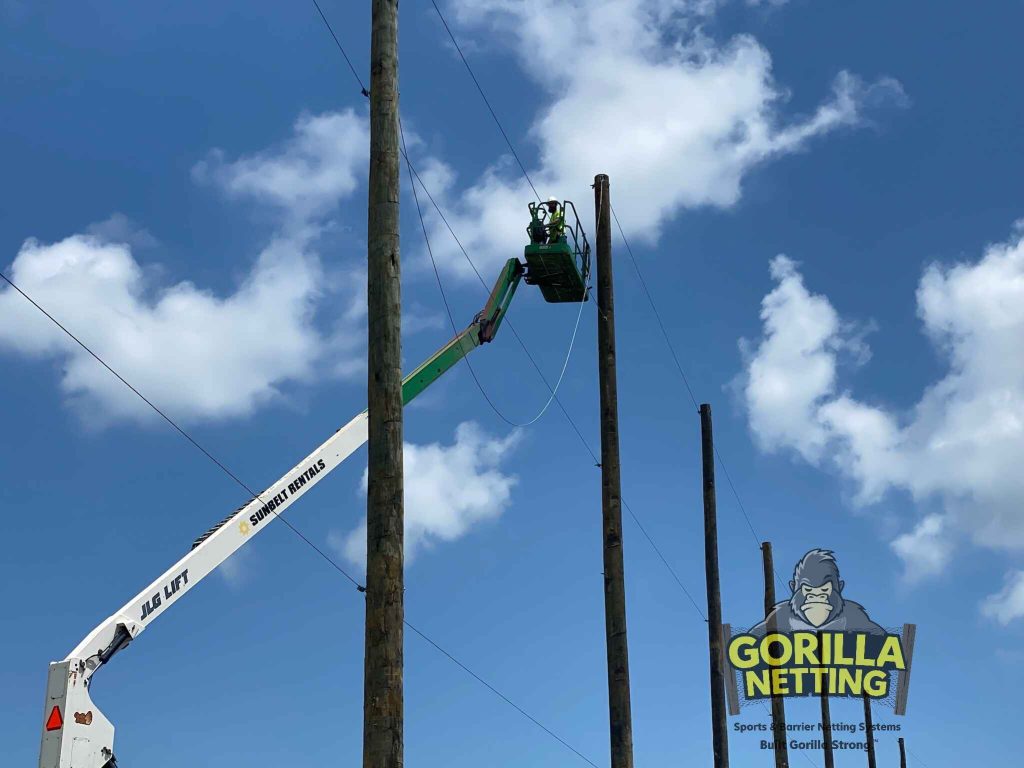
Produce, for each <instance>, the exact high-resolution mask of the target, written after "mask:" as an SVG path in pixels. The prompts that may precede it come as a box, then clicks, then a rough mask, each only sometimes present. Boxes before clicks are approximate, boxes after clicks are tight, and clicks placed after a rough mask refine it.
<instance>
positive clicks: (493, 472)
mask: <svg viewBox="0 0 1024 768" xmlns="http://www.w3.org/2000/svg"><path fill="white" fill-rule="evenodd" d="M518 442H519V433H518V432H513V433H511V434H510V435H508V436H507V437H504V438H494V437H490V436H488V435H487V434H485V433H484V432H482V431H481V430H480V428H479V427H478V426H477V425H476V424H474V423H473V422H464V423H462V424H460V425H459V426H458V427H457V428H456V430H455V442H454V443H453V444H451V445H441V444H440V443H431V444H429V445H416V444H414V443H405V448H404V462H405V558H406V562H407V563H408V562H411V561H412V560H413V559H414V558H415V557H416V555H417V553H418V552H420V551H421V550H424V549H429V548H431V547H432V546H434V545H435V544H436V543H437V542H439V541H454V540H455V539H458V538H460V537H461V536H463V535H464V534H465V533H466V532H467V531H468V530H469V529H470V528H471V527H472V526H474V525H476V524H478V523H481V522H484V521H486V520H493V519H495V518H497V517H498V516H500V515H501V513H502V512H504V511H505V509H506V508H507V507H508V505H509V504H510V503H511V499H512V488H513V487H514V486H515V484H516V478H515V477H514V476H513V475H508V474H505V473H504V472H502V471H501V469H500V465H501V463H502V461H503V460H504V459H505V458H506V457H507V456H508V455H509V454H510V453H511V452H512V451H513V450H514V449H515V447H516V445H517V443H518ZM366 484H367V475H366V473H364V474H363V493H364V494H365V493H366ZM328 541H329V543H330V545H331V546H332V547H333V548H334V549H335V550H336V551H338V552H339V553H340V554H341V555H342V556H344V557H345V558H346V559H347V560H349V561H351V562H353V563H356V564H358V565H362V566H364V567H365V565H366V518H365V517H364V518H363V519H362V521H361V522H360V524H359V525H358V526H357V527H356V528H355V529H354V530H352V531H351V532H349V533H348V534H344V535H343V534H340V533H332V534H331V535H330V537H329V539H328Z"/></svg>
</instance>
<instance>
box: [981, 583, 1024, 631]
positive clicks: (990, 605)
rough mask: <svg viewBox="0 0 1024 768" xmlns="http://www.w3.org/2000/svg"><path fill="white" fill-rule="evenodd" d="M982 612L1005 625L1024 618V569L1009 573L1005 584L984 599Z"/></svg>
mask: <svg viewBox="0 0 1024 768" xmlns="http://www.w3.org/2000/svg"><path fill="white" fill-rule="evenodd" d="M981 614H982V615H983V616H987V617H988V618H990V619H993V620H995V621H998V622H999V623H1000V624H1002V625H1003V626H1006V625H1007V624H1009V623H1010V622H1011V621H1013V620H1014V619H1020V618H1024V571H1015V572H1013V573H1009V574H1007V576H1006V584H1005V586H1004V587H1003V588H1002V589H1001V590H1000V591H999V592H997V593H995V594H994V595H989V596H988V597H986V598H985V599H984V600H983V601H982V603H981Z"/></svg>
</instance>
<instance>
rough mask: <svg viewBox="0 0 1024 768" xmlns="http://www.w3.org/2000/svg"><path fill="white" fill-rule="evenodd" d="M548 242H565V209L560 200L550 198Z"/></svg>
mask: <svg viewBox="0 0 1024 768" xmlns="http://www.w3.org/2000/svg"><path fill="white" fill-rule="evenodd" d="M547 229H548V242H549V243H560V242H562V241H564V240H565V209H564V208H563V207H562V204H561V203H559V202H558V198H555V197H549V198H548V220H547Z"/></svg>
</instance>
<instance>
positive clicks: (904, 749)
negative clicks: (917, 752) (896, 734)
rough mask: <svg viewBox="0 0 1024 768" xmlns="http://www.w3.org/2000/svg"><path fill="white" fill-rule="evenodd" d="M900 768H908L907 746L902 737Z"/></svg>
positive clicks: (900, 739) (900, 740)
mask: <svg viewBox="0 0 1024 768" xmlns="http://www.w3.org/2000/svg"><path fill="white" fill-rule="evenodd" d="M899 742H900V768H907V745H906V744H904V743H903V737H902V736H900V738H899Z"/></svg>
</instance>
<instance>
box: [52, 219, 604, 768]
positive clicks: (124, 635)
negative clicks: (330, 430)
mask: <svg viewBox="0 0 1024 768" xmlns="http://www.w3.org/2000/svg"><path fill="white" fill-rule="evenodd" d="M564 205H565V206H567V207H571V208H572V211H573V214H574V215H575V207H574V206H572V203H571V202H569V201H565V204H564ZM530 212H531V216H532V217H533V218H532V221H531V230H530V231H531V232H532V231H533V230H532V227H533V224H534V223H535V222H539V223H540V225H541V226H544V224H543V221H542V220H541V219H542V217H539V216H538V214H537V213H536V212H535V207H534V204H532V203H531V204H530ZM571 233H572V235H571V236H572V243H571V244H569V243H568V242H567V241H556V242H554V243H551V244H544V245H541V244H540V243H536V242H531V245H528V246H527V247H526V254H525V255H526V262H527V263H526V266H525V267H524V265H523V264H522V262H520V261H519V259H515V258H512V259H509V260H508V261H507V262H505V266H504V267H503V268H502V271H501V274H500V275H499V277H498V280H497V282H496V283H495V285H494V289H493V290H492V291H491V295H490V297H489V298H488V299H487V304H486V305H485V306H484V308H483V309H482V310H481V311H480V312H478V313H477V314H476V316H475V317H474V318H473V322H472V323H470V325H469V327H467V328H466V329H465V330H464V331H463V332H462V333H460V334H458V335H457V336H456V337H455V338H453V339H452V340H451V341H449V342H448V343H447V344H446V345H445V346H444V347H442V348H441V349H440V350H438V351H437V352H436V353H434V355H433V356H431V357H430V358H429V359H428V360H426V361H425V362H424V363H423V364H422V365H420V366H419V367H418V368H416V370H414V371H413V372H412V373H410V374H409V375H408V376H406V377H405V379H404V380H403V381H402V400H403V403H404V404H408V403H409V402H411V401H412V400H413V398H415V397H416V396H417V395H419V394H420V393H421V392H423V390H425V389H426V388H427V387H428V386H430V385H431V384H432V383H433V382H435V381H436V380H437V379H438V378H439V377H440V376H442V375H443V374H444V373H445V372H446V371H448V370H449V369H450V368H451V367H452V366H454V365H455V364H456V363H457V362H458V361H459V360H461V359H462V358H463V357H465V356H466V355H467V354H468V353H469V352H471V351H472V350H473V349H476V348H477V347H478V346H480V345H481V344H486V343H488V342H490V341H493V340H494V336H495V334H496V333H497V332H498V328H499V327H500V326H501V323H502V320H503V319H504V318H505V313H506V311H507V310H508V307H509V304H510V303H511V301H512V298H513V296H515V292H516V289H517V288H518V286H519V282H520V280H521V279H523V278H525V280H526V282H527V283H528V284H536V285H538V286H540V288H541V292H542V293H543V295H544V298H545V299H546V300H547V301H549V302H566V301H576V302H580V301H586V300H587V295H586V281H587V277H588V276H589V272H590V246H589V244H588V243H587V240H586V235H585V234H584V232H583V230H582V228H581V227H580V225H579V220H578V219H577V220H576V222H575V225H574V226H573V227H572V229H571ZM531 239H532V235H531ZM545 240H546V236H545ZM366 439H367V412H366V411H363V412H362V413H360V414H359V415H358V416H356V417H355V418H354V419H352V420H351V421H350V422H348V424H346V425H345V426H343V427H341V428H340V429H339V430H337V431H336V432H335V433H334V434H333V435H331V437H330V438H328V439H327V441H326V442H325V443H324V444H323V445H321V446H320V447H319V448H317V449H316V450H315V451H313V452H312V453H311V454H309V456H307V457H306V458H304V459H303V460H302V461H300V462H299V463H298V464H296V465H295V466H294V467H293V468H292V469H291V470H289V471H288V472H287V473H285V475H284V476H283V477H281V479H279V480H278V481H277V482H275V483H274V484H273V485H271V486H270V487H269V488H267V490H265V491H264V492H263V493H261V494H259V495H258V496H257V497H256V498H254V499H252V500H251V501H248V502H246V503H245V504H243V505H242V506H241V507H239V508H238V509H236V510H235V511H234V512H232V513H231V514H230V515H228V516H227V517H226V518H224V519H223V520H222V521H220V522H219V523H217V524H216V525H215V526H213V527H212V528H210V530H208V531H206V533H204V534H203V535H202V536H200V537H199V538H197V539H196V540H195V541H194V542H193V544H192V548H191V549H190V550H189V552H188V553H187V554H186V555H185V556H184V557H182V558H181V559H180V560H178V562H176V563H175V564H174V565H172V566H171V567H170V568H168V569H167V570H166V571H164V573H163V574H162V575H161V576H160V577H159V578H157V579H156V581H154V582H153V583H152V584H150V585H149V586H147V587H146V588H145V589H143V590H142V591H141V592H140V593H139V594H137V595H136V596H135V597H133V598H132V599H131V600H129V601H128V602H127V603H125V605H124V606H122V607H121V608H120V609H119V610H118V611H117V612H116V613H114V614H113V615H112V616H110V617H109V618H108V619H106V621H104V622H103V623H102V624H100V625H99V626H98V627H96V629H94V630H93V631H92V632H91V633H90V634H89V635H88V637H86V638H85V639H84V640H83V641H82V642H81V643H79V644H78V646H77V647H76V648H75V649H74V650H73V651H71V653H69V654H68V655H67V657H66V658H65V659H64V660H63V661H57V662H53V663H51V664H50V671H49V676H48V678H47V683H46V698H45V703H44V708H43V735H42V742H41V744H40V749H39V768H116V766H117V760H116V758H115V757H114V726H113V725H112V724H111V722H110V721H109V720H107V718H106V717H104V716H103V713H102V712H100V710H99V709H97V707H96V705H95V704H93V701H92V697H91V695H90V692H91V688H92V682H93V675H94V674H95V673H96V670H98V669H99V668H100V667H102V666H103V665H104V664H106V663H107V662H109V661H110V660H111V658H113V657H114V655H115V654H117V653H118V652H120V651H122V650H124V649H125V648H126V647H127V646H128V644H129V643H131V642H132V641H133V640H134V639H135V638H137V637H138V636H139V635H140V634H141V633H142V631H143V630H145V629H146V628H147V627H149V625H150V624H152V623H153V621H155V620H156V619H157V618H158V617H159V616H161V615H162V614H163V613H164V612H165V611H166V610H167V608H169V607H170V606H171V605H172V604H174V603H176V602H177V601H179V600H180V599H181V598H182V596H184V595H185V594H186V593H187V592H188V591H189V590H190V589H192V587H194V586H195V585H196V584H198V583H199V582H200V581H202V580H203V579H204V578H205V577H206V576H208V575H209V574H210V573H211V572H212V571H213V570H214V569H215V568H216V567H217V566H218V565H220V564H221V563H223V562H224V561H225V560H227V559H228V558H229V557H230V556H231V555H232V554H234V552H235V551H236V550H238V549H239V548H241V547H242V546H244V545H245V544H247V543H248V542H249V541H251V540H252V539H253V538H254V537H255V536H256V535H257V534H258V533H260V532H261V531H263V530H264V529H265V528H266V527H267V526H268V525H270V523H272V522H273V521H274V520H275V518H276V517H277V516H278V515H280V514H282V513H283V512H284V511H285V510H287V509H288V508H289V507H290V506H291V505H292V503H294V502H295V501H296V500H297V499H299V497H301V496H302V495H303V494H305V493H306V492H307V491H308V490H309V489H310V488H312V487H313V486H314V485H316V484H317V483H318V482H320V480H321V479H323V477H324V476H325V475H327V474H328V473H329V472H330V471H331V470H332V469H334V468H335V467H337V466H338V465H339V464H340V463H341V462H342V461H344V460H345V459H346V458H348V456H349V455H351V454H352V453H353V452H354V451H355V450H356V449H357V448H359V447H360V446H361V445H362V444H363V443H365V442H366Z"/></svg>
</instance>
